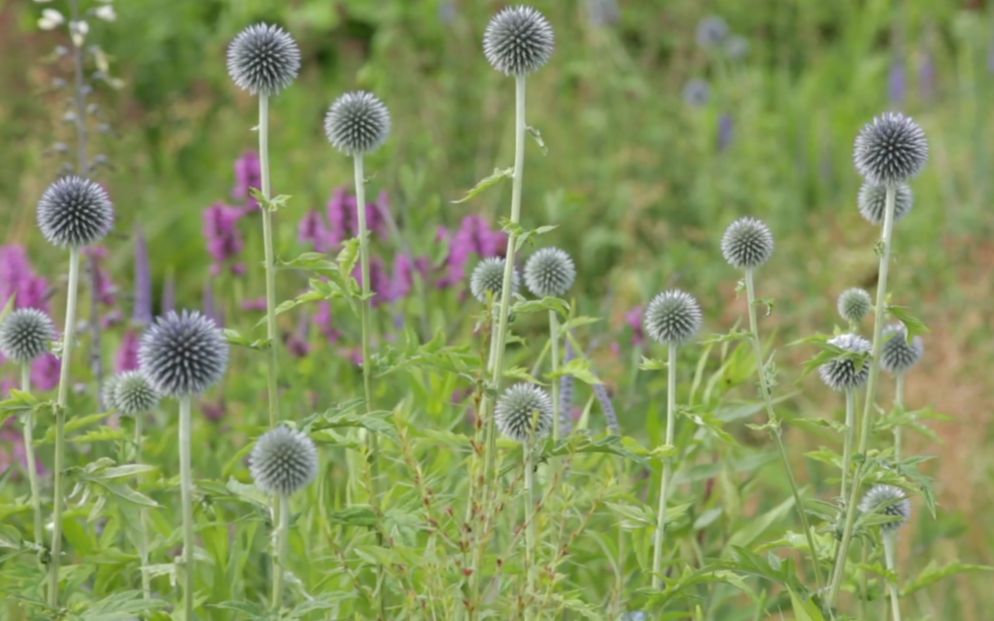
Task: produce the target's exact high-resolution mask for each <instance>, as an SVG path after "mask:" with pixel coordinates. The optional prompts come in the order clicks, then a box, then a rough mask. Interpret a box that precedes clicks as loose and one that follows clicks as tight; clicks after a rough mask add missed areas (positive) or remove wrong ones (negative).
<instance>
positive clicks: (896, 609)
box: [883, 532, 901, 621]
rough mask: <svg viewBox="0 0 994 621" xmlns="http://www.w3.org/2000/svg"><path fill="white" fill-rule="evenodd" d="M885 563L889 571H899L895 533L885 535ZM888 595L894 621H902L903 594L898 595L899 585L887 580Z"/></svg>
mask: <svg viewBox="0 0 994 621" xmlns="http://www.w3.org/2000/svg"><path fill="white" fill-rule="evenodd" d="M883 539H884V562H885V563H886V565H887V570H888V571H890V572H892V573H893V572H896V571H897V562H896V561H897V559H896V552H897V551H896V550H895V549H894V544H895V543H896V537H895V533H893V532H889V533H884V537H883ZM887 593H888V595H889V596H890V612H891V618H892V621H901V594H900V593H898V590H897V584H896V582H895V581H894V580H890V579H888V580H887Z"/></svg>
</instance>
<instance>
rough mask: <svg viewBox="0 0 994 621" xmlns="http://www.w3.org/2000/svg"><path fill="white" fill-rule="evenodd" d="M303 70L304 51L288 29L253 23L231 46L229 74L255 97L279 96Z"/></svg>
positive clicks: (229, 47) (229, 50)
mask: <svg viewBox="0 0 994 621" xmlns="http://www.w3.org/2000/svg"><path fill="white" fill-rule="evenodd" d="M298 71H300V48H299V47H298V46H297V42H296V41H294V40H293V37H291V36H290V35H289V34H288V33H287V32H286V31H285V30H283V29H282V28H280V27H279V26H274V25H272V24H253V25H251V26H249V27H248V28H246V29H245V30H243V31H241V32H240V33H238V36H236V37H235V38H234V39H233V40H232V41H231V44H230V45H229V46H228V75H229V76H231V79H232V80H233V81H234V82H235V84H236V85H237V86H238V88H241V89H243V90H246V91H248V92H249V93H251V94H253V95H266V96H272V95H278V94H279V93H280V92H282V91H283V90H284V89H285V88H286V87H288V86H290V84H292V83H293V81H294V80H295V79H296V78H297V72H298Z"/></svg>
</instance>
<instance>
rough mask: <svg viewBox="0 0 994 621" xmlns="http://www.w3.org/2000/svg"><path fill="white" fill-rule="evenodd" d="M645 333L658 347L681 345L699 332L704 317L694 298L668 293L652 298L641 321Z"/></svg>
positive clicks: (676, 291)
mask: <svg viewBox="0 0 994 621" xmlns="http://www.w3.org/2000/svg"><path fill="white" fill-rule="evenodd" d="M642 321H643V324H644V326H645V333H646V334H648V335H649V336H650V337H651V338H652V339H653V340H654V341H656V342H657V343H659V344H661V345H670V346H673V345H683V344H684V343H686V342H687V341H689V340H690V339H692V338H694V336H695V335H696V334H697V332H698V331H699V330H700V329H701V323H702V322H703V315H702V314H701V307H700V305H699V304H698V303H697V300H696V299H695V298H694V296H692V295H690V294H689V293H686V292H684V291H680V290H679V289H670V290H669V291H664V292H662V293H660V294H659V295H657V296H656V297H654V298H652V301H651V302H649V306H648V308H646V310H645V314H644V316H643V318H642Z"/></svg>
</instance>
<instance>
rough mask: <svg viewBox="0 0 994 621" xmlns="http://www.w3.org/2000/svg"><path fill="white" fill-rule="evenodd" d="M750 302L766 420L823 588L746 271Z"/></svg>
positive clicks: (752, 284) (751, 280) (752, 279)
mask: <svg viewBox="0 0 994 621" xmlns="http://www.w3.org/2000/svg"><path fill="white" fill-rule="evenodd" d="M745 283H746V302H747V305H748V313H749V331H750V333H751V334H752V348H753V351H754V352H755V354H756V373H757V375H758V377H759V391H760V396H761V397H762V398H763V405H764V406H765V408H766V420H767V423H768V424H769V426H770V435H771V436H773V440H774V442H775V443H776V445H777V452H778V453H779V454H780V464H781V465H782V466H783V470H784V473H785V474H786V475H787V483H788V484H789V485H790V493H791V495H793V497H794V508H795V510H796V511H797V517H798V519H800V521H801V529H802V530H803V531H804V538H805V539H806V540H807V543H808V548H810V554H811V570H812V572H813V573H814V578H815V583H816V584H817V585H819V586H820V585H821V584H822V579H821V568H820V567H819V565H818V548H816V547H815V539H814V535H813V534H812V531H811V525H810V524H809V523H808V515H807V513H805V512H804V505H803V504H802V503H801V492H800V491H799V490H798V487H797V478H796V477H795V476H794V468H793V467H792V466H791V465H790V457H789V456H788V455H787V447H786V446H785V445H784V442H783V429H782V428H781V427H780V418H779V417H778V416H777V414H776V412H775V411H774V409H773V395H772V393H771V381H770V378H769V377H767V374H766V364H765V361H764V360H763V343H762V341H760V340H759V321H758V319H757V318H756V283H755V276H754V274H753V270H751V269H747V270H745Z"/></svg>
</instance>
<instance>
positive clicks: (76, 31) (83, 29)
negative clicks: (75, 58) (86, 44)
mask: <svg viewBox="0 0 994 621" xmlns="http://www.w3.org/2000/svg"><path fill="white" fill-rule="evenodd" d="M89 32H90V25H89V24H87V23H86V22H84V21H77V22H70V23H69V33H70V35H71V36H72V44H73V45H75V46H76V47H83V41H85V40H86V35H87V34H88V33H89Z"/></svg>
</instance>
